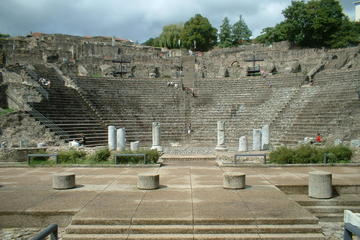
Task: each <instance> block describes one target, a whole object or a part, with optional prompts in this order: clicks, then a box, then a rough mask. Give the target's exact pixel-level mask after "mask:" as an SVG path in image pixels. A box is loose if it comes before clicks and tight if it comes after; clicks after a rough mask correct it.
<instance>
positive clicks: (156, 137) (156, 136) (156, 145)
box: [151, 122, 163, 151]
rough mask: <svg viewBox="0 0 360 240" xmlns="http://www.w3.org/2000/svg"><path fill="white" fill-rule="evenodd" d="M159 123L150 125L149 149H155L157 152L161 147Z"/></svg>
mask: <svg viewBox="0 0 360 240" xmlns="http://www.w3.org/2000/svg"><path fill="white" fill-rule="evenodd" d="M160 134H161V131H160V123H159V122H153V123H152V147H151V149H156V150H158V151H162V150H163V149H162V147H161V146H160Z"/></svg>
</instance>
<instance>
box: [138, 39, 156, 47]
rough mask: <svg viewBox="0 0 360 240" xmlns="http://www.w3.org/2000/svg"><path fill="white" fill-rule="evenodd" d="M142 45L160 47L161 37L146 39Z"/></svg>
mask: <svg viewBox="0 0 360 240" xmlns="http://www.w3.org/2000/svg"><path fill="white" fill-rule="evenodd" d="M142 45H145V46H153V47H159V46H160V44H159V38H149V39H148V40H146V41H145V42H144V43H143V44H142Z"/></svg>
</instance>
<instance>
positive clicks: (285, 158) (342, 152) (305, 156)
mask: <svg viewBox="0 0 360 240" xmlns="http://www.w3.org/2000/svg"><path fill="white" fill-rule="evenodd" d="M324 154H326V156H327V162H328V163H348V162H350V160H351V157H352V154H353V153H352V151H351V149H350V148H349V147H346V146H344V145H339V146H327V147H324V148H320V147H316V146H313V145H302V146H300V147H298V148H288V147H286V146H283V147H280V148H278V149H276V150H275V151H273V152H271V153H270V163H277V164H309V163H323V162H324Z"/></svg>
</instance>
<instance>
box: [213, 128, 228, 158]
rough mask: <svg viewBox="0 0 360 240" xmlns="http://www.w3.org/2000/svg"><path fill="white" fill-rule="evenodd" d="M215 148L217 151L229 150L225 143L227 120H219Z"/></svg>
mask: <svg viewBox="0 0 360 240" xmlns="http://www.w3.org/2000/svg"><path fill="white" fill-rule="evenodd" d="M215 150H217V151H227V150H228V149H227V147H226V145H225V122H224V121H218V122H217V145H216V148H215Z"/></svg>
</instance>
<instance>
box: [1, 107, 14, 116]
mask: <svg viewBox="0 0 360 240" xmlns="http://www.w3.org/2000/svg"><path fill="white" fill-rule="evenodd" d="M12 112H15V110H13V109H11V108H5V109H1V110H0V115H6V114H9V113H12Z"/></svg>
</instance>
